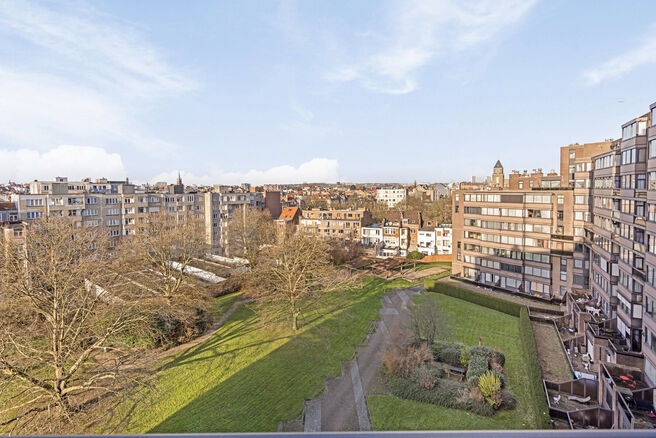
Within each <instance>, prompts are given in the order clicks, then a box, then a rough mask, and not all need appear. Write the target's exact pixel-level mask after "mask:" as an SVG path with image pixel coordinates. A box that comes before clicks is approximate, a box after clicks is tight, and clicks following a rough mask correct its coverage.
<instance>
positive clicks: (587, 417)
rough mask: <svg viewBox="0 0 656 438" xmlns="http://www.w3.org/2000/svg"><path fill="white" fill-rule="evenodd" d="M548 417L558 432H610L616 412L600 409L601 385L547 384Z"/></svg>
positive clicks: (585, 382) (587, 381) (581, 381)
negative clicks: (560, 430)
mask: <svg viewBox="0 0 656 438" xmlns="http://www.w3.org/2000/svg"><path fill="white" fill-rule="evenodd" d="M543 383H544V390H545V392H546V393H547V399H548V400H547V402H548V404H549V414H550V415H551V417H552V419H553V421H554V426H555V427H556V428H569V429H611V428H612V427H613V411H612V410H611V409H608V408H604V407H602V406H600V405H599V400H598V395H599V384H598V382H597V381H596V380H591V379H585V378H584V379H574V380H569V381H566V382H560V383H558V382H552V381H549V380H544V382H543Z"/></svg>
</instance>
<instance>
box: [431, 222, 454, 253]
mask: <svg viewBox="0 0 656 438" xmlns="http://www.w3.org/2000/svg"><path fill="white" fill-rule="evenodd" d="M452 238H453V233H452V229H451V225H442V226H439V227H435V254H451V242H452Z"/></svg>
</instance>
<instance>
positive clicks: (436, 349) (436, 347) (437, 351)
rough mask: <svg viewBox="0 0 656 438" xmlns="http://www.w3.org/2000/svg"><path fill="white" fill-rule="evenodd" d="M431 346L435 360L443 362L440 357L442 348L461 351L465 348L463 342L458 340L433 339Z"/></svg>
mask: <svg viewBox="0 0 656 438" xmlns="http://www.w3.org/2000/svg"><path fill="white" fill-rule="evenodd" d="M431 348H432V349H433V356H435V360H437V361H440V362H443V361H442V360H441V359H440V357H441V356H442V352H443V351H444V350H446V349H453V348H455V349H458V350H461V351H462V350H464V349H465V344H462V343H460V342H449V341H435V342H433V345H432V346H431Z"/></svg>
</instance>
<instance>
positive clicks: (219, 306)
mask: <svg viewBox="0 0 656 438" xmlns="http://www.w3.org/2000/svg"><path fill="white" fill-rule="evenodd" d="M240 298H241V292H235V293H231V294H227V295H222V296H220V297H216V298H214V300H213V301H212V317H213V318H214V321H218V320H219V319H221V317H222V316H223V314H224V313H226V312H227V311H228V310H230V308H231V307H232V305H233V304H235V302H237V300H239V299H240Z"/></svg>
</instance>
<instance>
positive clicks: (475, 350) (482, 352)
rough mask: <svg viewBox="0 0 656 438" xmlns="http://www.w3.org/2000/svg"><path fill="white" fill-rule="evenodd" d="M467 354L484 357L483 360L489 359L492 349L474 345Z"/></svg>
mask: <svg viewBox="0 0 656 438" xmlns="http://www.w3.org/2000/svg"><path fill="white" fill-rule="evenodd" d="M469 352H470V353H471V354H472V356H473V355H478V356H485V358H489V357H490V355H491V354H492V348H490V347H487V346H485V345H474V346H473V347H470V348H469Z"/></svg>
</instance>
